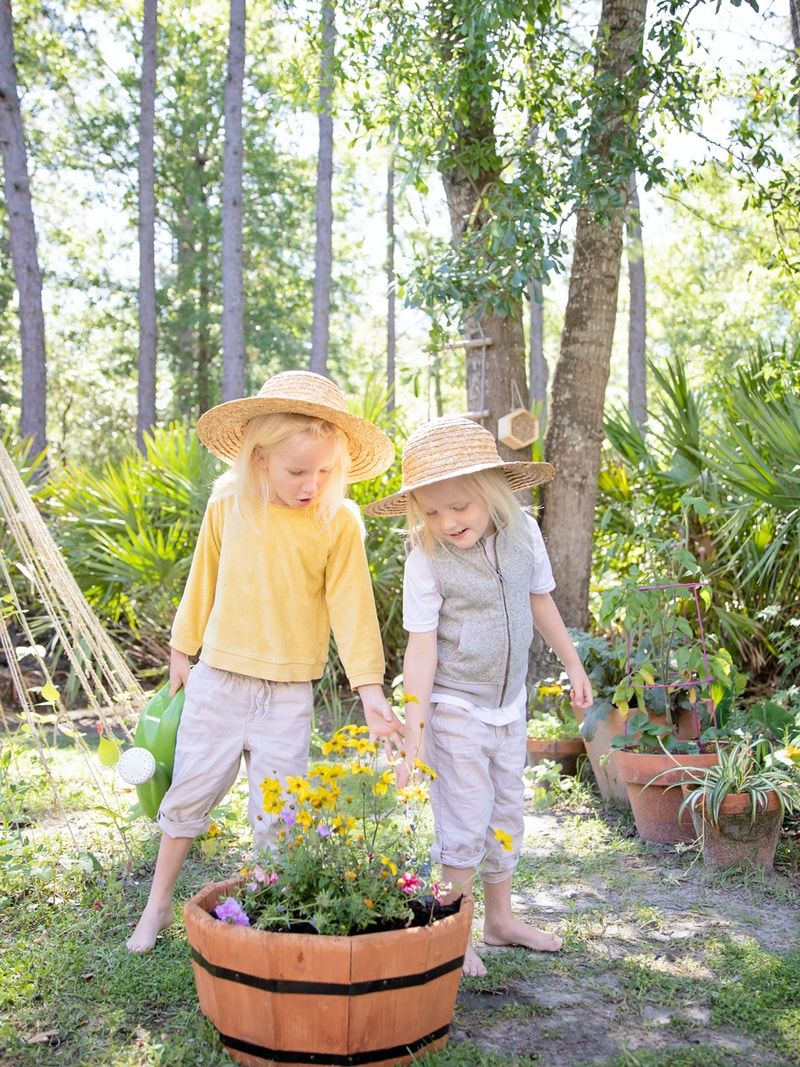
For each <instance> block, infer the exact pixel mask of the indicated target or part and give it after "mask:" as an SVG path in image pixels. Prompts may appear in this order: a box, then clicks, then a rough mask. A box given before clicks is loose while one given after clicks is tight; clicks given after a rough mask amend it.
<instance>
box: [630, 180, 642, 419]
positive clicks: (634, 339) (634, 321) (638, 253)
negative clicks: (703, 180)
mask: <svg viewBox="0 0 800 1067" xmlns="http://www.w3.org/2000/svg"><path fill="white" fill-rule="evenodd" d="M627 229H628V288H629V292H630V308H629V312H628V407H629V408H630V412H631V415H632V417H633V418H634V419H635V420H636V422H637V423H638V424H639V426H641V427H642V429H644V427H645V424H646V422H647V289H646V281H645V271H644V244H643V242H642V218H641V215H640V214H639V193H638V191H637V189H636V175H635V174H631V177H630V183H629V185H628V215H627Z"/></svg>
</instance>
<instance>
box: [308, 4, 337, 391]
mask: <svg viewBox="0 0 800 1067" xmlns="http://www.w3.org/2000/svg"><path fill="white" fill-rule="evenodd" d="M335 43H336V24H335V22H334V8H333V0H322V55H321V58H320V66H319V152H318V155H317V238H316V246H315V248H316V257H315V268H314V308H313V313H312V320H311V362H310V370H312V371H316V373H317V374H325V373H326V371H327V366H328V337H329V333H330V317H331V272H332V268H333V202H332V190H333V116H332V112H331V97H332V95H333V81H334V47H335Z"/></svg>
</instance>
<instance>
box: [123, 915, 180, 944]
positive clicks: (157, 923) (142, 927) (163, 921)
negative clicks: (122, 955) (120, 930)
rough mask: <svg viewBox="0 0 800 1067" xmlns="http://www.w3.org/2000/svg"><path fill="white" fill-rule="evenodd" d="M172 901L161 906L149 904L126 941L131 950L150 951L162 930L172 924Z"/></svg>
mask: <svg viewBox="0 0 800 1067" xmlns="http://www.w3.org/2000/svg"><path fill="white" fill-rule="evenodd" d="M172 919H173V914H172V903H171V902H170V903H169V904H167V905H165V906H163V907H159V906H157V905H152V906H151V905H150V904H148V905H147V907H146V908H145V909H144V911H143V912H142V916H141V918H140V919H139V921H138V923H137V924H136V929H135V930H134V931H133V933H132V934H131V936H130V937H129V938H128V940H127V941H126V942H125V945H126V947H127V949H128V951H129V952H139V953H141V952H149V951H150V949H151V948H152V947H153V945H155V943H156V938H157V937H158V935H159V934H160V933H161V931H162V930H166V928H167V927H168V926H171V925H172Z"/></svg>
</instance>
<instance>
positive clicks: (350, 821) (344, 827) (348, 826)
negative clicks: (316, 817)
mask: <svg viewBox="0 0 800 1067" xmlns="http://www.w3.org/2000/svg"><path fill="white" fill-rule="evenodd" d="M356 825H357V824H356V820H355V819H354V818H353V816H352V815H348V816H347V818H345V817H344V815H336V816H334V818H333V819H332V820H331V826H332V827H333V829H334V830H336V832H337V833H339V834H346V833H347V831H348V830H352V829H354V827H355V826H356Z"/></svg>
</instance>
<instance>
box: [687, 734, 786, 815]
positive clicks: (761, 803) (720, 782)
mask: <svg viewBox="0 0 800 1067" xmlns="http://www.w3.org/2000/svg"><path fill="white" fill-rule="evenodd" d="M686 781H687V785H688V786H689V788H690V792H689V794H688V795H687V796H686V797H685V798H684V800H683V802H682V804H681V809H680V810H681V812H683V811H684V810H685V809H689V810H692V811H695V812H698V813H702V815H703V818H705V819H707V820H708V821H709V822H710V823H711V825H712V826H719V819H720V811H721V808H722V802H723V801H724V800H725V798H726V797H727V796H730V795H732V794H733V793H744V794H746V795H747V796H748V797H749V802H750V817H751V821H753V822H755V817H756V814H757V813H758V812H759V811H765V810H766V807H767V804H768V803H769V796H770V794H771V793H775V795H776V796H777V798H778V803H779V805H780V810H781V819H783V817H784V815H786V814H792V813H793V812H795V811H798V810H800V778H798V775H797V773H796V771H795V769H794V768H793V767H787V766H785V765H784V764H783V763H782V762H781V761H780V760H778V759H776V758H775V753H774V750H773V747H772V745H771V744H770V742H769V741H767V740H766V739H764V738H761V739H759V740H753V739H752V738H750V737H743V738H741V740H739V741H737V743H736V744H735V745H733V746H732V747H731V748H725V747H724V746H721V747H720V748H719V760H718V762H717V764H716V765H715V766H713V767H707V768H705V769H704V770H702V771H701V770H698V769H692V768H690V769H688V770H687V772H686Z"/></svg>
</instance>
